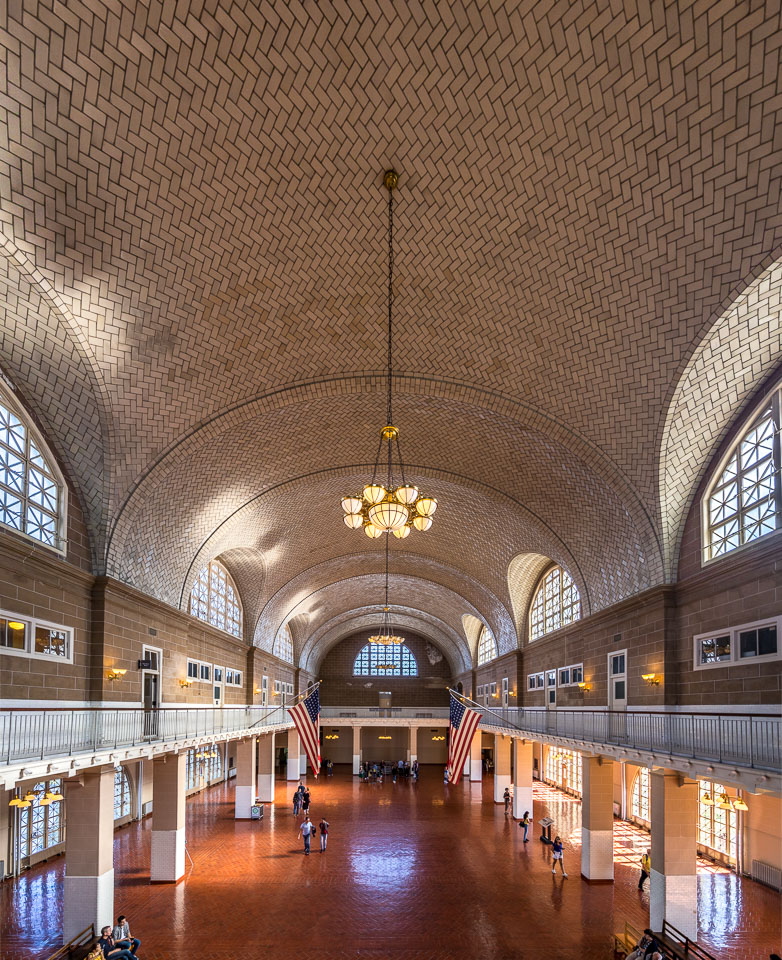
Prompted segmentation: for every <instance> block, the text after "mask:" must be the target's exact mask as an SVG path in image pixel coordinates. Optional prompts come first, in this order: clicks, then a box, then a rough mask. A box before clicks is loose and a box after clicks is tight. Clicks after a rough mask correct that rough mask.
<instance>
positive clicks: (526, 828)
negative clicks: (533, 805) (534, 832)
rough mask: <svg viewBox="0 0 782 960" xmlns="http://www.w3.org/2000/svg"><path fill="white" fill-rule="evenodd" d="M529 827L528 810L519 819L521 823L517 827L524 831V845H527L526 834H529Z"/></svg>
mask: <svg viewBox="0 0 782 960" xmlns="http://www.w3.org/2000/svg"><path fill="white" fill-rule="evenodd" d="M529 825H530V818H529V810H525V811H524V816H523V817H522V818H521V821H520V823H519V826H520V827H521V829H522V830H523V831H524V842H525V843H529V840H528V839H527V834H528V833H529Z"/></svg>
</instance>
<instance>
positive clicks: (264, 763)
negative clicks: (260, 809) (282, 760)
mask: <svg viewBox="0 0 782 960" xmlns="http://www.w3.org/2000/svg"><path fill="white" fill-rule="evenodd" d="M255 795H256V797H257V798H258V799H259V800H260V801H261V802H262V803H274V734H273V733H266V734H264V735H263V736H262V737H258V789H257V790H256V792H255Z"/></svg>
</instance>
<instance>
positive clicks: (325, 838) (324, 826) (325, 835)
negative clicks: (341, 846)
mask: <svg viewBox="0 0 782 960" xmlns="http://www.w3.org/2000/svg"><path fill="white" fill-rule="evenodd" d="M318 826H319V828H320V852H321V853H323V851H324V850H325V849H326V844H327V843H328V842H329V822H328V820H327V819H326V818H325V817H321V818H320V823H319V824H318Z"/></svg>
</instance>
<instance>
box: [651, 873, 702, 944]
mask: <svg viewBox="0 0 782 960" xmlns="http://www.w3.org/2000/svg"><path fill="white" fill-rule="evenodd" d="M697 904H698V878H697V876H696V875H695V874H694V873H688V874H686V875H684V876H666V875H665V874H664V873H658V871H657V870H655V869H654V867H652V871H651V873H650V874H649V926H650V928H651V929H652V930H658V931H659V930H662V928H663V922H664V921H665V920H667V921H668V923H670V924H672V925H673V926H674V927H676V929H677V930H678V931H679V932H680V933H683V934H684V936H685V937H689V938H690V940H697V939H698V908H697Z"/></svg>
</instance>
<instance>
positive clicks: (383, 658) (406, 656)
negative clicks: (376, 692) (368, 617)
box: [353, 643, 418, 677]
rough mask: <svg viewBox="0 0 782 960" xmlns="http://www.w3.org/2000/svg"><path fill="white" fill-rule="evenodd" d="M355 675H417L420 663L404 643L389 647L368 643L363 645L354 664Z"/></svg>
mask: <svg viewBox="0 0 782 960" xmlns="http://www.w3.org/2000/svg"><path fill="white" fill-rule="evenodd" d="M353 676H354V677H417V676H418V664H417V663H416V659H415V657H414V656H413V653H412V651H411V650H410V648H409V647H407V646H405V644H404V643H401V644H399V646H395V645H389V646H387V647H385V646H383V645H382V644H379V643H368V644H367V645H366V646H364V647H362V648H361V650H359V652H358V656H357V657H356V662H355V663H354V664H353Z"/></svg>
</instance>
